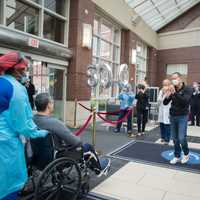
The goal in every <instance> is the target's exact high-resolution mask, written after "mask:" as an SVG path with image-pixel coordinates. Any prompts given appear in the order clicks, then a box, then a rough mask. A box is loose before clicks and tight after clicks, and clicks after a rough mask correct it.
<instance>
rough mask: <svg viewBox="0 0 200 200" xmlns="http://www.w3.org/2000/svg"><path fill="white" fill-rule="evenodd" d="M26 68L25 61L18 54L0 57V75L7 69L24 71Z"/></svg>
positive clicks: (26, 62)
mask: <svg viewBox="0 0 200 200" xmlns="http://www.w3.org/2000/svg"><path fill="white" fill-rule="evenodd" d="M27 66H28V61H27V59H26V58H25V57H24V56H22V54H21V53H20V52H9V53H7V54H5V55H3V56H1V57H0V73H2V72H5V71H6V70H8V69H11V68H15V69H24V68H26V67H27Z"/></svg>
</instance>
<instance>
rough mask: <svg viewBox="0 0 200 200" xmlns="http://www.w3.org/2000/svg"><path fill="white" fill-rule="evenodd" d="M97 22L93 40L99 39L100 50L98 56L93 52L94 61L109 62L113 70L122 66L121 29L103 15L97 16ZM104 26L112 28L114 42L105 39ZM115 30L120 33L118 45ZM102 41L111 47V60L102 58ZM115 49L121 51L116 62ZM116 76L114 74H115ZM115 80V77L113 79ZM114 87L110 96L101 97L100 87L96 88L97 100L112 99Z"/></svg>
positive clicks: (110, 90)
mask: <svg viewBox="0 0 200 200" xmlns="http://www.w3.org/2000/svg"><path fill="white" fill-rule="evenodd" d="M95 20H97V21H98V31H97V33H94V32H93V38H94V37H96V38H97V46H98V47H97V48H99V50H98V51H97V55H94V54H93V52H92V59H96V61H97V63H101V62H104V61H105V62H108V63H109V65H110V66H111V68H112V69H113V67H114V66H117V65H118V66H120V53H121V27H120V26H119V25H116V24H115V23H113V22H112V20H108V19H106V18H104V17H102V16H101V15H99V14H96V15H95ZM102 24H105V25H109V26H110V27H111V32H112V33H111V34H112V40H111V41H109V40H106V39H104V38H103V37H102V36H101V35H100V34H101V30H100V29H101V25H102ZM115 30H118V31H119V41H118V43H115V41H114V33H115ZM101 41H104V42H106V43H109V45H111V52H110V53H111V57H110V59H106V58H101V55H100V54H101V52H100V51H101ZM114 47H117V48H118V49H119V52H118V53H119V55H118V60H114V58H113V53H114ZM113 75H114V74H113ZM113 78H114V77H113ZM115 79H117V77H115ZM115 81H116V80H115ZM112 89H113V88H112V87H111V88H109V95H108V96H105V97H103V96H100V94H99V92H100V91H99V90H100V87H99V86H97V88H96V92H95V93H96V99H99V100H103V99H105V100H106V99H108V98H112ZM118 93H119V88H118V91H117V94H118ZM117 94H116V95H115V96H114V98H115V97H116V96H117Z"/></svg>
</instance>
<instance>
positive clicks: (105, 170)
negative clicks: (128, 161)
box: [97, 158, 111, 177]
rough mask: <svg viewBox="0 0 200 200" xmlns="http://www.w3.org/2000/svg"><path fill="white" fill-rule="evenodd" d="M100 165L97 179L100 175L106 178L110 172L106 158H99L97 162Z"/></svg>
mask: <svg viewBox="0 0 200 200" xmlns="http://www.w3.org/2000/svg"><path fill="white" fill-rule="evenodd" d="M99 162H100V165H101V171H100V173H99V174H98V175H97V177H101V176H102V175H104V176H107V174H108V172H109V170H110V164H111V161H110V159H108V158H100V160H99Z"/></svg>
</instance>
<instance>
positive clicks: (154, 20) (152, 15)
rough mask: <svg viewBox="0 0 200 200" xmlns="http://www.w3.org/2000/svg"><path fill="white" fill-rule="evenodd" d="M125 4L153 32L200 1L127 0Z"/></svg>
mask: <svg viewBox="0 0 200 200" xmlns="http://www.w3.org/2000/svg"><path fill="white" fill-rule="evenodd" d="M125 2H126V3H127V4H128V5H129V6H130V7H131V8H133V9H134V11H135V12H136V13H137V14H138V15H139V16H140V17H141V18H142V19H143V20H144V21H145V22H146V23H147V24H148V25H149V26H150V27H151V28H152V29H153V30H155V31H157V30H159V29H160V28H162V27H163V26H165V25H166V24H168V23H169V22H171V21H173V20H174V19H175V18H177V17H178V16H180V15H181V14H183V13H184V12H185V11H187V10H188V9H190V8H191V7H193V6H194V5H196V4H197V3H199V2H200V0H125ZM135 19H136V17H135Z"/></svg>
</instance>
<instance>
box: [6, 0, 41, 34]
mask: <svg viewBox="0 0 200 200" xmlns="http://www.w3.org/2000/svg"><path fill="white" fill-rule="evenodd" d="M6 9H7V10H6V25H7V26H8V27H10V28H15V29H17V30H20V31H24V32H27V33H31V34H33V35H38V19H39V10H38V9H36V8H33V7H31V6H30V5H26V4H24V3H22V2H20V1H18V0H17V1H15V0H7V1H6Z"/></svg>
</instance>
